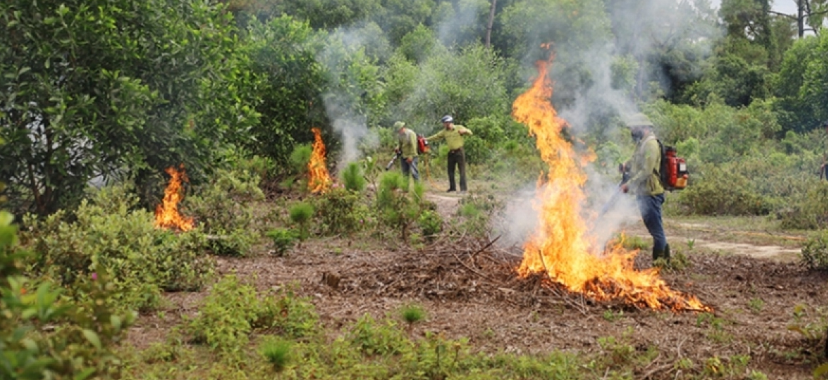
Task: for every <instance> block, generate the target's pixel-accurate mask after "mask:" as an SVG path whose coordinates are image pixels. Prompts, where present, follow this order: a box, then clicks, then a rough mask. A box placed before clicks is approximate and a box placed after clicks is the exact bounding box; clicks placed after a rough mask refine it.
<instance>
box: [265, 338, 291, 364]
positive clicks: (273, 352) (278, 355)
mask: <svg viewBox="0 0 828 380" xmlns="http://www.w3.org/2000/svg"><path fill="white" fill-rule="evenodd" d="M261 350H262V356H264V357H265V359H267V361H268V362H269V363H270V364H271V365H273V370H275V371H276V372H282V370H283V369H285V366H287V364H288V363H289V362H290V350H291V343H290V341H287V340H272V339H271V340H267V341H265V342H264V343H263V344H262V348H261Z"/></svg>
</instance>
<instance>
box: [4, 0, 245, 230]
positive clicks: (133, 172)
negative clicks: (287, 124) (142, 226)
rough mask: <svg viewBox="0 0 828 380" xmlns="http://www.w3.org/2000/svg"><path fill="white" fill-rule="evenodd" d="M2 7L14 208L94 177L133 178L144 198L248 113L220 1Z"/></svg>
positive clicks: (100, 0) (63, 194)
mask: <svg viewBox="0 0 828 380" xmlns="http://www.w3.org/2000/svg"><path fill="white" fill-rule="evenodd" d="M0 15H2V16H0V28H2V29H3V30H4V38H2V39H0V87H2V88H3V89H4V91H3V92H2V93H0V110H2V114H0V126H2V128H0V135H1V136H2V137H3V138H5V139H6V140H7V142H8V144H7V145H5V146H4V147H3V148H0V177H2V178H7V179H8V181H9V183H8V185H9V187H8V189H7V191H6V192H7V193H12V194H14V197H13V199H15V204H14V205H13V207H14V208H15V209H16V210H18V211H24V210H29V211H34V212H36V213H38V214H41V215H45V214H49V213H51V212H54V211H55V210H57V209H59V208H64V207H71V206H73V205H75V204H76V203H77V202H78V201H79V198H80V195H81V193H82V190H83V188H84V187H85V186H86V184H87V182H88V181H89V180H90V179H92V178H94V177H96V176H101V177H102V178H104V179H105V178H109V177H112V176H116V175H119V174H122V175H129V176H133V177H136V178H137V179H138V182H139V184H141V185H143V187H142V188H143V189H144V195H145V197H149V196H150V195H151V194H153V189H151V188H149V187H148V184H150V183H153V180H154V179H160V176H161V174H160V173H162V170H163V169H164V168H165V167H168V166H171V165H173V164H178V163H182V162H183V163H185V164H186V165H187V167H188V169H189V173H190V175H191V177H198V173H199V171H200V170H201V169H202V167H203V166H204V165H205V164H206V163H211V162H212V161H213V160H214V158H215V154H216V152H218V151H219V150H220V149H219V148H220V144H221V142H222V141H224V137H225V136H226V135H227V134H228V133H231V132H233V131H237V130H239V129H240V128H243V127H245V126H249V125H250V124H253V123H255V121H256V118H255V114H254V113H253V112H252V110H251V109H250V108H249V107H247V106H246V105H244V104H243V103H242V102H241V98H240V96H239V93H238V91H239V90H240V88H242V86H239V83H242V82H243V81H244V80H245V78H246V73H244V72H240V71H239V70H237V66H236V65H237V61H236V59H235V58H234V55H233V52H234V50H233V49H234V46H235V40H234V39H233V38H232V37H231V35H230V32H231V30H232V24H230V19H229V17H223V16H222V10H221V8H220V7H216V6H212V5H209V4H208V3H206V2H203V1H197V0H185V1H172V0H148V1H142V2H131V1H126V0H120V1H109V0H106V1H105V0H92V1H79V0H71V1H68V2H67V1H55V0H45V1H38V2H31V1H27V0H10V1H4V2H3V3H2V4H0Z"/></svg>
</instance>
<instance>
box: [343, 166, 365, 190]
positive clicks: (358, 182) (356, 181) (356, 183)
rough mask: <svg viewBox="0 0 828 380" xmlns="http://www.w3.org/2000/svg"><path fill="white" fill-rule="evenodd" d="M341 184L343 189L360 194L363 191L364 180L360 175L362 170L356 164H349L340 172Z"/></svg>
mask: <svg viewBox="0 0 828 380" xmlns="http://www.w3.org/2000/svg"><path fill="white" fill-rule="evenodd" d="M342 182H343V183H344V184H345V189H346V190H350V191H355V192H362V191H363V190H365V185H366V182H367V181H366V180H365V177H364V176H363V175H362V168H360V165H359V164H358V163H356V162H351V163H349V164H348V166H346V167H345V170H343V171H342Z"/></svg>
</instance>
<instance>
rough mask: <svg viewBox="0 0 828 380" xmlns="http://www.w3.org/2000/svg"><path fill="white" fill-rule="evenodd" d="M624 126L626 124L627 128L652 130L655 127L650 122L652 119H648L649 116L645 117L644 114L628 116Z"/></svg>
mask: <svg viewBox="0 0 828 380" xmlns="http://www.w3.org/2000/svg"><path fill="white" fill-rule="evenodd" d="M624 124H626V125H627V127H630V128H632V127H648V128H652V127H653V122H652V121H650V118H649V117H647V115H645V114H643V113H635V114H632V115H628V116H627V117H625V118H624Z"/></svg>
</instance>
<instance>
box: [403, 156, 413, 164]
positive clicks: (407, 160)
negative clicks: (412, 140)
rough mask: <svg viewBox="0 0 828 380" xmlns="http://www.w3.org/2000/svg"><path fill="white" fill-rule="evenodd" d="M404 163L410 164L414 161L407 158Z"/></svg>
mask: <svg viewBox="0 0 828 380" xmlns="http://www.w3.org/2000/svg"><path fill="white" fill-rule="evenodd" d="M405 162H408V163H409V164H410V163H412V162H414V159H413V158H411V157H408V158H406V159H405Z"/></svg>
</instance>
